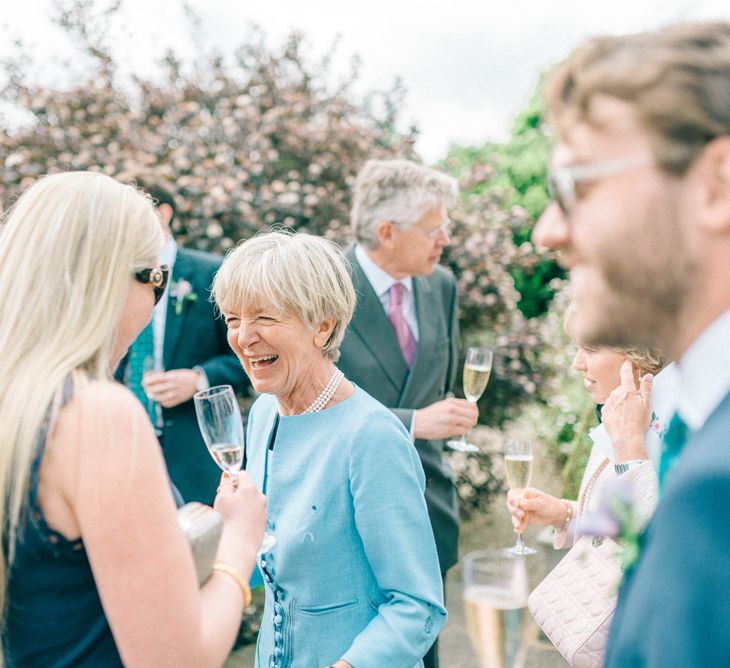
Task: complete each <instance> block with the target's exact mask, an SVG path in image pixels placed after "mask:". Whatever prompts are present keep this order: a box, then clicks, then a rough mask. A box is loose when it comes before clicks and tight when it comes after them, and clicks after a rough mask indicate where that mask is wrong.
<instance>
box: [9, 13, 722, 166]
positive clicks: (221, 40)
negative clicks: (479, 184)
mask: <svg viewBox="0 0 730 668" xmlns="http://www.w3.org/2000/svg"><path fill="white" fill-rule="evenodd" d="M100 1H101V4H102V5H104V4H105V3H106V4H108V2H109V0H100ZM11 3H12V4H11ZM52 4H53V2H52V0H15V1H12V0H4V1H3V6H4V7H3V11H2V12H0V25H3V24H4V30H3V33H4V35H5V37H6V39H0V56H2V55H6V54H7V53H8V52H9V50H10V49H12V46H11V45H10V44H9V42H8V40H7V36H8V35H14V34H17V35H20V36H22V37H23V39H24V40H25V41H26V43H27V44H28V45H29V46H31V47H32V48H33V50H34V52H35V54H36V56H37V60H38V63H39V65H40V68H41V69H42V70H43V69H44V68H47V70H48V71H49V72H50V71H52V68H53V64H54V63H57V62H58V60H59V57H62V56H63V55H64V53H65V52H64V45H63V37H62V35H61V33H60V31H59V30H58V29H57V28H55V27H54V26H53V25H52V23H51V21H50V19H49V16H50V12H51V7H52ZM188 4H189V5H190V6H191V7H192V8H193V9H194V11H195V12H196V13H197V14H198V15H199V16H200V17H201V19H202V22H203V30H204V32H205V34H206V35H207V37H208V39H209V41H211V42H213V43H215V44H216V45H217V46H219V47H220V48H221V49H223V50H227V49H231V50H232V49H233V48H234V47H235V46H236V45H238V44H240V43H241V40H242V38H243V37H244V36H245V34H246V26H247V24H248V22H251V21H253V22H255V23H257V24H259V25H261V26H262V27H263V29H264V31H265V32H266V34H267V35H268V36H269V38H270V41H271V43H273V44H276V43H278V42H280V41H281V39H282V38H283V37H284V36H285V35H286V34H288V33H289V32H290V31H291V30H292V29H297V30H300V31H302V32H303V33H304V34H305V35H306V36H307V38H308V40H309V42H310V45H311V53H312V56H313V57H317V56H321V55H322V54H324V53H325V52H326V51H327V50H328V48H329V46H330V45H331V44H332V42H333V41H334V40H335V39H336V38H338V37H339V39H340V41H339V47H338V53H339V59H338V61H336V62H338V63H339V65H338V66H339V67H342V68H344V67H345V64H346V63H347V62H348V61H349V59H350V57H351V56H352V55H354V54H358V55H359V56H360V58H361V60H362V71H361V73H362V81H363V85H364V86H365V87H368V88H370V87H379V88H384V87H389V86H390V85H391V84H392V82H393V81H394V79H395V77H400V78H401V79H402V81H403V83H404V85H405V87H406V90H407V97H406V101H405V107H404V109H403V113H402V115H401V118H402V121H403V122H404V124H409V123H415V124H416V125H417V126H418V127H419V128H420V130H421V138H420V140H419V143H418V145H417V149H418V150H419V152H420V153H421V155H422V156H423V157H424V159H425V160H427V161H429V162H431V161H435V160H437V159H439V158H440V157H442V156H443V155H444V153H445V152H446V150H447V149H448V147H449V145H450V144H451V143H469V144H471V143H481V142H484V141H486V140H501V139H504V138H505V137H506V136H507V134H508V132H509V126H510V122H511V119H512V118H513V117H514V115H515V114H516V113H517V112H518V111H519V110H520V109H521V108H522V107H523V105H524V104H525V103H526V102H527V100H528V99H529V97H530V94H531V93H532V91H533V89H534V87H535V84H536V83H537V80H538V77H539V75H540V73H541V72H542V71H543V70H544V69H545V68H546V67H548V66H549V65H551V64H552V63H554V62H556V61H558V60H560V59H561V58H563V57H564V56H566V55H567V54H568V53H569V52H570V50H571V49H572V48H573V47H575V46H576V45H577V44H579V43H580V42H581V41H582V40H583V39H584V38H585V37H587V36H590V35H596V34H606V33H612V34H616V33H625V32H633V31H636V30H643V29H647V28H652V27H656V26H660V25H664V24H666V23H669V22H672V21H677V20H680V19H706V18H710V19H725V20H730V1H729V0H696V1H692V0H602V1H600V2H595V1H593V0H497V1H495V0H479V1H477V0H442V1H435V0H365V2H361V3H355V2H352V1H351V0H350V1H348V0H266V1H261V0H255V1H251V0H189V3H188ZM11 6H12V9H10V7H11ZM124 17H125V21H124V23H125V31H124V34H123V35H120V36H119V43H120V44H123V45H124V52H126V53H127V54H128V56H127V57H128V60H129V67H130V68H131V69H132V70H134V71H137V72H140V73H145V71H147V72H150V71H152V70H153V67H154V66H153V63H154V62H155V59H156V58H158V57H159V56H160V55H161V53H162V52H163V50H164V48H165V47H166V46H169V45H175V46H176V48H177V49H178V50H179V51H180V52H181V53H183V54H184V53H186V52H190V49H191V46H190V44H191V42H190V30H189V28H188V24H187V22H186V19H185V12H184V10H183V1H182V0H125V3H124ZM59 54H60V56H59Z"/></svg>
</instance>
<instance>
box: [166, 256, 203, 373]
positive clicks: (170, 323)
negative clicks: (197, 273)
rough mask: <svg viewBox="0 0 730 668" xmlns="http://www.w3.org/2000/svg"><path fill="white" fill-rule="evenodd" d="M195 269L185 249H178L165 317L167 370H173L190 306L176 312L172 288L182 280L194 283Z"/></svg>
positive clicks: (184, 305) (183, 306)
mask: <svg viewBox="0 0 730 668" xmlns="http://www.w3.org/2000/svg"><path fill="white" fill-rule="evenodd" d="M194 269H195V267H194V266H193V264H192V262H190V258H188V256H187V255H186V254H185V251H184V249H182V248H178V249H177V257H176V258H175V266H174V267H173V268H172V280H171V286H170V287H171V292H170V294H168V296H167V313H166V315H165V345H164V347H163V349H162V357H163V361H164V363H165V369H170V368H172V359H173V357H174V355H175V351H176V350H177V346H178V343H179V341H180V334H181V332H182V330H183V324H184V322H185V319H186V318H187V313H188V308H189V306H188V305H186V304H185V303H183V305H182V311H181V313H180V314H178V313H176V312H175V307H176V303H175V302H176V300H175V299H174V297H173V294H172V293H173V291H172V286H173V285H176V284H177V283H179V282H180V281H181V280H185V281H188V282H189V283H190V284H192V283H193V278H194V276H193V274H194Z"/></svg>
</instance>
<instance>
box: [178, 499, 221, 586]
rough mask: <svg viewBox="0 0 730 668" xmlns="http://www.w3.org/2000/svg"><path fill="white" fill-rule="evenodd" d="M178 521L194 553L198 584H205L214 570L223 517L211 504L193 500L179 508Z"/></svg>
mask: <svg viewBox="0 0 730 668" xmlns="http://www.w3.org/2000/svg"><path fill="white" fill-rule="evenodd" d="M177 522H178V524H179V525H180V528H181V529H182V531H183V533H184V534H185V538H187V539H188V544H189V545H190V550H191V551H192V553H193V559H194V561H195V570H196V572H197V574H198V584H199V585H203V584H204V583H205V582H206V580H207V579H208V578H209V577H210V574H211V572H212V570H213V562H214V561H215V555H216V554H217V553H218V543H219V542H220V539H221V533H223V518H222V517H221V515H220V513H218V512H217V511H216V510H213V508H211V507H210V506H206V505H205V504H204V503H198V502H197V501H192V502H191V503H186V504H185V505H184V506H183V507H182V508H179V509H178V511H177Z"/></svg>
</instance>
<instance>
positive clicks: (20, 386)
mask: <svg viewBox="0 0 730 668" xmlns="http://www.w3.org/2000/svg"><path fill="white" fill-rule="evenodd" d="M161 245H162V232H161V229H160V223H159V220H158V219H157V216H156V214H155V211H154V208H153V206H152V203H151V200H150V199H149V198H148V197H147V196H145V195H143V194H142V193H140V192H139V191H137V190H136V189H135V188H133V187H131V186H127V185H122V184H121V183H118V182H117V181H115V180H114V179H112V178H111V177H109V176H105V175H103V174H100V173H94V172H69V173H62V174H55V175H53V176H47V177H45V178H42V179H41V180H39V181H38V182H36V183H35V184H34V185H33V186H32V187H30V188H29V189H28V190H26V192H25V193H24V194H23V195H22V196H21V197H20V199H18V201H17V202H16V204H15V205H14V206H13V208H12V209H11V211H10V212H9V216H8V218H7V220H6V221H5V223H4V225H3V226H2V227H1V228H0V295H2V298H1V299H0V323H2V326H1V327H0V378H3V379H4V383H5V386H4V389H3V392H2V393H0V424H1V425H2V429H1V430H0V487H1V489H0V492H1V493H0V522H2V527H3V539H4V541H6V545H7V548H8V550H7V552H5V550H3V551H2V553H0V610H2V612H0V614H2V615H3V616H4V612H5V607H6V590H7V579H8V572H9V567H10V564H12V560H13V557H14V551H15V542H16V538H17V535H18V530H19V527H21V526H22V520H23V517H24V510H25V507H26V502H27V497H28V486H29V480H30V472H31V465H32V462H33V459H34V457H35V454H36V451H37V446H38V438H39V434H40V431H41V429H42V425H43V421H44V417H45V414H46V411H47V410H48V408H49V406H52V410H51V416H50V420H51V421H50V428H49V433H50V431H51V430H52V429H53V425H54V422H55V418H56V414H57V411H58V405H59V402H60V399H61V393H62V390H63V384H64V380H65V379H66V378H67V377H68V376H69V375H71V376H72V377H74V378H75V379H76V380H77V382H78V381H83V380H84V379H91V380H93V379H108V378H109V377H110V374H111V372H112V371H113V369H110V368H109V367H110V363H111V356H112V349H113V346H114V343H115V336H116V328H117V324H118V321H119V318H120V314H121V311H122V307H123V305H124V302H125V299H126V296H127V293H128V290H129V286H130V284H131V281H132V280H133V278H132V276H133V273H134V271H135V270H136V269H141V268H144V267H149V266H154V265H155V264H156V263H157V255H158V253H159V249H160V247H161Z"/></svg>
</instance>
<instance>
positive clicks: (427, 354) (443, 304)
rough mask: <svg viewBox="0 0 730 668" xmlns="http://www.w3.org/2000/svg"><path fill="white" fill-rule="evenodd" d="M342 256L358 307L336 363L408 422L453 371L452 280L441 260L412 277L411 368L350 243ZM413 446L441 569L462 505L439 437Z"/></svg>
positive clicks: (452, 557) (448, 560)
mask: <svg viewBox="0 0 730 668" xmlns="http://www.w3.org/2000/svg"><path fill="white" fill-rule="evenodd" d="M347 257H348V259H349V260H350V262H351V264H352V268H353V271H352V274H353V275H352V279H353V283H354V285H355V291H356V292H357V307H356V308H355V314H354V316H353V318H352V322H351V323H350V326H349V327H348V328H347V332H346V333H345V338H344V340H343V342H342V346H341V352H342V357H341V358H340V361H339V362H338V366H339V367H340V369H342V371H343V372H344V373H345V375H346V376H347V377H348V378H349V379H350V380H351V381H353V382H354V383H355V384H357V385H359V386H360V387H361V388H363V389H364V390H365V391H366V392H367V393H368V394H370V395H372V396H373V397H375V398H376V399H377V400H378V401H380V402H381V403H382V404H384V405H385V406H387V407H388V408H390V409H391V410H392V411H393V412H394V413H395V414H396V415H397V416H398V418H400V420H401V421H402V422H403V424H404V425H405V426H406V429H410V426H411V418H412V416H413V412H414V410H416V409H419V408H425V407H426V406H429V405H430V404H432V403H434V402H436V401H439V400H440V399H443V398H444V397H445V396H446V393H447V392H449V391H450V390H451V389H452V386H453V384H454V380H455V378H456V367H457V364H458V360H457V350H458V341H459V326H458V320H457V290H456V281H455V280H454V277H453V276H452V275H451V274H450V273H449V272H447V271H446V270H445V269H442V268H441V267H436V270H435V271H434V272H433V274H431V275H430V276H415V277H414V278H413V293H414V297H415V303H416V313H417V318H418V331H419V341H418V348H417V350H416V357H415V359H414V361H413V367H412V368H411V369H410V372H409V369H408V366H407V365H406V363H405V360H404V359H403V354H402V353H401V349H400V346H399V345H398V340H397V339H396V336H395V332H394V331H393V327H392V326H391V324H390V321H389V320H388V317H387V315H386V313H385V310H384V309H383V306H382V304H381V303H380V300H379V299H378V296H377V295H376V294H375V290H374V289H373V287H372V285H371V284H370V282H369V281H368V279H367V277H366V276H365V274H364V273H363V271H362V269H361V267H360V265H359V264H358V262H357V259H356V257H355V250H354V247H353V248H350V249H349V250H348V251H347ZM415 446H416V450H417V451H418V454H419V456H420V458H421V463H422V464H423V470H424V472H425V474H426V505H427V507H428V514H429V517H430V519H431V526H432V528H433V532H434V537H435V539H436V548H437V550H438V556H439V562H440V565H441V572H442V573H445V572H446V570H447V569H448V568H450V567H451V566H453V565H454V564H455V563H456V561H457V560H458V542H459V513H458V504H457V498H456V490H455V488H454V478H453V474H452V472H451V467H450V466H449V465H448V463H447V462H445V461H444V459H443V447H444V442H443V441H442V440H438V441H426V440H423V439H418V440H416V442H415Z"/></svg>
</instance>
